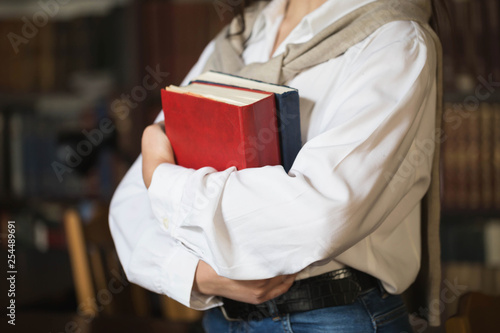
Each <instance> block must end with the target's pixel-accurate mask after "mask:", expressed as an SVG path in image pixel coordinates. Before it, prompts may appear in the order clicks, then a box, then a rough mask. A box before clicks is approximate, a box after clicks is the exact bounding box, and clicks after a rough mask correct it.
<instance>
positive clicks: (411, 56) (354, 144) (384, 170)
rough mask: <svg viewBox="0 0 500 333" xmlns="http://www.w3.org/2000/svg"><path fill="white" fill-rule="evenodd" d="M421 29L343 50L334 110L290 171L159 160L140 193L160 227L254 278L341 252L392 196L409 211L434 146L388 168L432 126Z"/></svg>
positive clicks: (430, 60)
mask: <svg viewBox="0 0 500 333" xmlns="http://www.w3.org/2000/svg"><path fill="white" fill-rule="evenodd" d="M422 38H423V37H422V36H416V37H415V38H412V39H410V38H409V39H406V40H403V41H398V42H387V43H384V44H382V45H381V44H380V43H377V40H374V41H372V43H371V44H370V45H368V46H367V47H366V49H364V50H362V51H360V53H359V54H356V56H355V57H353V58H352V59H351V63H349V66H348V67H347V70H348V71H349V72H348V74H347V75H346V79H345V81H344V82H343V83H342V84H341V85H340V87H339V88H338V89H337V90H335V91H331V94H334V95H335V98H331V99H329V100H330V101H331V102H330V103H329V104H328V105H321V106H320V107H324V108H327V109H328V112H331V114H335V117H336V119H337V120H338V119H342V121H340V122H339V121H337V122H331V123H328V122H326V123H324V124H322V126H324V130H323V132H322V133H321V134H319V135H318V136H316V137H314V138H312V139H311V140H309V141H308V142H307V143H306V144H305V145H304V146H303V148H302V149H301V151H300V152H299V154H298V156H297V158H296V160H295V163H294V164H293V167H292V169H291V171H290V172H289V174H286V173H285V172H284V170H283V168H282V167H281V166H267V167H262V168H253V169H245V170H241V171H237V170H235V169H234V168H230V169H227V170H225V171H222V172H216V171H215V170H214V169H212V168H201V169H199V170H192V169H187V168H183V167H180V166H177V165H171V164H162V165H160V166H159V167H158V168H157V169H156V170H155V172H154V174H153V179H152V184H151V186H150V188H149V196H150V199H151V202H152V208H153V212H154V214H155V216H156V217H157V220H158V221H168V225H167V224H165V225H162V229H164V230H165V231H166V232H168V233H169V234H170V235H172V237H174V238H175V239H177V240H179V241H180V242H181V243H182V244H184V246H185V247H186V248H188V249H190V250H191V251H193V252H194V253H196V254H197V255H199V256H200V258H203V260H205V261H207V262H208V263H209V264H210V265H211V266H212V267H213V268H214V269H215V270H216V271H217V272H218V273H219V274H220V275H223V276H226V277H229V278H233V279H261V278H268V277H272V276H276V275H279V274H289V273H295V272H298V271H300V270H301V269H303V268H304V267H306V266H308V265H309V264H311V263H313V262H316V261H318V260H322V259H325V258H333V257H335V256H337V255H339V254H340V253H342V252H344V251H345V250H347V249H349V248H350V247H351V246H353V245H354V244H356V243H357V242H358V241H360V240H361V239H363V238H365V237H366V236H367V235H369V234H370V233H372V232H373V231H374V230H376V229H377V228H378V227H379V226H380V225H381V223H382V222H384V221H385V219H386V218H388V217H391V218H393V217H394V215H397V214H392V215H391V212H393V210H394V209H395V207H396V205H398V203H400V202H405V203H409V204H408V208H407V210H408V213H409V212H410V211H411V210H412V209H413V208H414V207H415V206H416V205H417V204H418V203H419V201H420V199H421V198H422V196H423V195H424V193H425V192H426V190H427V187H428V184H429V179H430V170H431V164H432V163H431V162H432V152H433V150H432V149H431V151H430V153H429V154H425V155H424V156H422V160H421V161H420V162H419V163H418V165H417V166H416V167H415V168H414V170H410V172H409V173H408V174H407V175H406V176H404V177H392V176H393V175H396V174H398V172H399V170H400V168H401V167H402V166H403V165H404V163H402V159H404V158H405V157H407V156H409V154H410V153H411V152H412V150H414V149H417V147H416V144H415V139H416V137H417V133H418V135H419V137H420V136H422V135H424V136H428V137H430V136H431V133H433V132H434V127H433V124H432V123H428V122H427V121H428V120H429V119H434V118H433V116H432V114H434V112H435V109H433V108H432V107H429V105H435V99H434V98H435V94H434V95H433V94H432V93H431V90H432V87H434V82H435V72H436V61H435V52H434V48H433V45H429V42H430V43H432V42H431V41H423V40H422ZM431 113H432V114H431ZM422 119H425V120H424V121H422ZM433 147H434V146H433V145H432V148H433ZM388 175H389V176H388ZM403 200H404V201H403ZM398 213H399V211H398ZM403 217H404V216H403ZM403 217H402V216H398V218H399V219H402V218H403ZM318 244H331V246H330V247H329V248H321V249H318Z"/></svg>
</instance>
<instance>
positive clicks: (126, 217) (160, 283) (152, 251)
mask: <svg viewBox="0 0 500 333" xmlns="http://www.w3.org/2000/svg"><path fill="white" fill-rule="evenodd" d="M212 50H213V43H210V44H209V45H208V46H207V48H206V49H205V52H203V54H202V56H201V57H200V60H199V61H198V63H197V64H196V65H195V66H194V67H193V69H192V70H191V72H190V74H189V75H188V77H187V80H189V79H190V78H192V77H194V76H196V75H198V74H199V73H198V72H201V70H202V68H203V65H204V63H205V62H206V60H207V57H208V56H209V55H210V53H211V52H212ZM158 118H161V117H158ZM109 225H110V229H111V234H112V236H113V240H114V243H115V247H116V250H117V253H118V256H119V258H120V262H121V264H122V266H123V268H124V270H125V274H126V275H127V278H128V279H129V280H130V281H131V282H133V283H136V284H138V285H140V286H142V287H144V288H146V289H149V290H151V291H154V292H156V293H160V294H165V295H168V296H169V297H171V298H173V299H175V300H177V301H178V302H180V303H182V304H184V305H186V306H189V307H192V308H195V309H198V310H205V309H208V308H211V307H214V306H217V305H219V304H220V301H219V300H218V299H217V298H216V297H213V296H205V295H201V294H199V293H196V292H194V291H193V292H192V285H193V279H194V274H195V271H196V267H197V265H198V260H199V258H198V256H197V255H196V254H193V253H192V252H191V251H188V250H187V249H186V248H185V247H183V246H182V245H181V244H180V243H179V242H178V241H177V240H175V239H173V238H172V237H171V236H170V235H168V234H167V233H166V232H165V231H164V230H163V229H162V228H160V226H159V225H158V223H157V222H156V220H155V218H154V215H153V212H152V210H151V203H150V201H149V197H148V192H147V189H146V187H145V185H144V182H143V179H142V156H139V158H138V159H137V160H136V161H135V163H134V164H133V165H132V167H131V168H130V170H129V171H128V172H127V174H126V175H125V177H124V178H123V180H122V181H121V183H120V185H119V186H118V188H117V189H116V191H115V193H114V195H113V199H112V201H111V206H110V214H109Z"/></svg>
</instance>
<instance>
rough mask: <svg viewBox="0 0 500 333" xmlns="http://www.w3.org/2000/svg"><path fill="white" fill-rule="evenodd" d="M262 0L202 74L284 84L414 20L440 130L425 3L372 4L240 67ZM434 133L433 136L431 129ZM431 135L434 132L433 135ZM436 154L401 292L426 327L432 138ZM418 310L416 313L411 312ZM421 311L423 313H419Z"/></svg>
mask: <svg viewBox="0 0 500 333" xmlns="http://www.w3.org/2000/svg"><path fill="white" fill-rule="evenodd" d="M266 5H267V2H257V3H256V4H255V5H253V6H251V7H250V8H247V9H246V11H245V30H244V31H243V33H241V34H236V33H237V32H239V31H240V30H241V22H240V21H239V20H237V19H234V20H233V21H232V22H231V24H230V25H228V26H227V27H226V28H225V29H224V30H223V31H222V32H221V33H220V34H219V35H218V36H217V38H216V41H215V51H214V53H213V54H212V55H211V57H210V58H209V60H208V63H207V65H206V66H205V70H217V71H221V72H225V73H230V74H236V75H240V76H243V77H247V78H252V79H257V80H261V81H266V82H269V83H276V84H285V83H286V82H288V81H289V80H291V79H292V78H294V77H295V76H296V75H297V74H299V73H300V72H301V71H303V70H306V69H308V68H311V67H314V66H316V65H318V64H321V63H323V62H326V61H328V60H330V59H333V58H335V57H337V56H339V55H342V54H343V53H344V52H345V51H346V50H347V49H348V48H350V47H351V46H353V45H355V44H357V43H359V42H361V41H362V40H363V39H365V38H366V37H367V36H369V35H370V34H372V33H373V32H374V31H375V30H376V29H378V28H379V27H381V26H382V25H384V24H386V23H389V22H392V21H400V20H407V21H415V22H418V23H419V24H421V25H422V26H423V27H424V29H425V30H426V31H428V32H429V34H430V35H431V36H432V37H433V40H434V42H435V44H436V50H437V58H438V71H437V73H436V75H437V80H438V81H437V82H438V87H439V88H438V95H437V106H436V129H440V127H441V111H442V88H441V82H442V79H441V76H442V74H441V72H442V70H441V69H442V64H441V58H442V57H441V44H440V42H439V38H438V37H437V35H436V34H435V33H434V31H433V30H432V29H431V27H430V26H429V25H428V21H429V19H430V16H431V11H432V9H431V3H430V0H378V1H375V2H372V3H370V4H367V5H365V6H363V7H361V8H359V9H356V10H354V11H353V12H351V13H349V14H347V15H346V16H344V17H342V18H341V19H339V20H338V21H336V22H334V23H333V24H332V25H330V26H328V27H327V28H325V29H324V30H322V31H321V32H319V33H318V34H317V35H316V36H314V37H313V38H312V39H311V40H309V41H308V42H305V43H302V44H289V45H287V47H286V50H285V52H283V53H282V54H280V55H278V56H276V57H274V58H272V59H270V60H269V61H268V62H265V63H253V64H249V65H246V66H245V64H244V62H243V59H242V57H241V54H242V52H243V50H244V48H245V42H246V41H247V40H248V38H249V37H250V34H251V32H252V28H253V24H254V22H255V19H256V17H257V16H258V14H259V13H260V11H261V10H262V9H263V8H264V7H265V6H266ZM436 133H439V132H438V131H436ZM436 135H437V134H436ZM434 139H435V143H436V150H435V153H434V160H433V166H432V178H431V185H430V187H429V190H428V192H427V194H426V196H425V197H424V199H423V200H422V262H421V268H420V272H419V275H418V277H417V280H416V281H415V282H414V284H413V285H412V286H411V287H410V289H409V290H408V291H407V292H406V296H407V298H406V299H407V301H408V302H407V303H408V305H409V309H410V312H412V311H415V313H416V314H418V315H425V316H426V317H427V318H426V319H427V320H428V321H429V324H430V325H431V326H439V324H440V318H439V315H440V313H439V306H436V304H437V305H439V292H440V283H441V266H440V245H439V218H440V206H439V202H440V195H439V138H438V137H435V138H434ZM417 309H418V312H417ZM422 310H423V311H422Z"/></svg>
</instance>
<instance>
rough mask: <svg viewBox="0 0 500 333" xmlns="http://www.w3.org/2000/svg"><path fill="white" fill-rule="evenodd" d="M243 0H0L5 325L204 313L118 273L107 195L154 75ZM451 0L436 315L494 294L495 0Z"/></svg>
mask: <svg viewBox="0 0 500 333" xmlns="http://www.w3.org/2000/svg"><path fill="white" fill-rule="evenodd" d="M238 3H239V1H235V0H226V1H224V0H205V1H203V0H177V1H174V0H172V1H167V0H164V1H161V0H144V1H139V0H41V1H38V0H2V1H0V36H1V38H0V160H1V163H0V202H1V203H0V227H1V229H0V232H1V248H2V251H1V253H2V255H1V258H2V259H1V261H0V262H1V266H0V267H2V273H1V274H2V275H1V276H2V279H1V281H2V282H0V287H1V291H0V294H1V298H2V313H3V312H4V311H7V313H6V314H9V311H10V310H9V309H7V310H5V309H6V305H8V304H9V303H8V302H9V298H8V295H7V291H8V290H9V287H10V283H9V281H8V280H7V277H8V276H9V274H7V271H9V270H10V271H14V270H15V271H17V273H16V281H15V302H16V303H15V304H16V326H15V328H14V327H13V326H11V325H8V326H4V325H5V324H6V320H5V318H6V316H5V315H2V318H3V319H2V323H0V327H6V328H7V329H8V330H7V332H10V331H19V332H27V331H35V332H38V331H47V332H49V331H52V332H77V331H78V329H81V331H82V332H83V331H85V332H87V331H88V332H108V331H119V332H132V331H147V332H156V331H158V332H160V331H162V332H199V331H200V325H199V318H200V314H199V313H197V312H195V311H191V310H188V309H186V308H184V307H182V306H181V305H179V304H177V303H176V302H174V301H172V300H169V299H167V298H166V297H161V296H159V295H156V294H153V293H150V292H148V291H145V290H144V289H142V288H139V287H137V286H134V285H132V284H130V283H129V282H128V281H127V280H126V278H125V277H124V275H123V272H122V271H121V268H120V265H119V263H118V260H117V258H116V254H115V252H114V248H113V244H112V241H111V239H110V235H109V229H108V224H107V209H108V205H109V201H110V199H111V196H112V193H113V191H114V189H115V188H116V186H117V184H118V182H119V181H120V179H121V178H122V177H123V175H124V174H125V172H126V171H127V169H128V167H129V166H130V165H131V163H132V162H133V161H134V160H135V158H136V157H137V155H138V154H139V152H140V137H141V133H142V130H143V129H144V127H145V126H147V125H148V124H150V123H151V122H152V121H153V120H154V118H155V117H156V116H157V114H158V113H159V111H160V109H161V99H160V89H161V88H163V87H165V86H167V85H169V84H180V82H181V81H182V79H183V78H184V76H185V75H186V74H187V72H188V71H189V69H190V68H191V66H192V65H193V64H194V63H195V62H196V60H197V59H198V57H199V55H200V53H201V51H202V50H203V48H204V46H205V45H206V44H207V43H208V42H209V41H210V39H211V38H213V37H214V36H215V34H216V33H217V32H218V31H219V30H220V29H221V28H222V27H223V26H224V25H225V24H226V23H227V22H228V21H229V20H230V19H231V17H232V13H233V10H234V5H235V4H238ZM447 4H448V7H449V11H450V23H449V24H446V22H445V24H443V25H442V28H441V32H440V34H441V36H442V40H443V47H444V83H445V110H444V121H443V130H444V134H445V135H444V136H443V138H444V140H443V143H442V156H441V158H442V161H441V162H442V172H441V174H442V205H443V206H442V207H443V214H442V224H441V240H442V261H443V288H444V289H446V290H448V291H450V290H451V292H452V293H451V294H449V295H448V294H447V297H446V298H445V299H442V300H441V303H440V304H439V307H440V310H441V312H442V315H443V319H446V318H448V317H449V316H451V315H453V314H454V313H455V312H456V311H457V308H458V298H459V296H460V295H461V294H463V293H465V292H468V291H482V292H484V293H487V294H490V295H498V294H500V1H499V0H448V1H447ZM146 77H149V79H148V80H146V81H145V80H144V79H145V78H146ZM151 78H153V79H151ZM8 221H15V239H16V243H15V264H14V265H15V266H13V268H12V267H11V268H10V269H9V267H8V266H7V265H8V264H12V263H10V262H9V263H8V262H7V256H8V255H9V254H12V253H13V251H12V247H9V243H8V235H9V230H11V229H12V228H13V225H14V223H9V222H8ZM6 281H7V283H6ZM450 295H452V296H453V297H451V296H450ZM7 318H8V317H7ZM417 330H418V332H424V331H428V332H430V331H433V332H434V331H436V332H441V331H444V326H443V328H440V329H436V330H430V329H426V328H425V327H423V326H421V327H420V328H418V327H417ZM3 331H4V330H3V329H2V332H3Z"/></svg>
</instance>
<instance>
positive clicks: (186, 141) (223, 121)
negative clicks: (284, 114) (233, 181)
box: [161, 83, 281, 171]
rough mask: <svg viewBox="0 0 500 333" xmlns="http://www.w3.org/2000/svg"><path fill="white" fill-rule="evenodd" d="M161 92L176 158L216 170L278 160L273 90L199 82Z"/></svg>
mask: <svg viewBox="0 0 500 333" xmlns="http://www.w3.org/2000/svg"><path fill="white" fill-rule="evenodd" d="M161 94H162V104H163V112H164V114H165V131H166V133H167V136H168V138H169V140H170V142H171V144H172V148H173V150H174V154H175V158H176V162H177V164H179V165H182V166H185V167H188V168H193V169H199V168H201V167H205V166H210V167H213V168H215V169H217V170H219V171H221V170H225V169H227V168H228V167H231V166H236V168H238V169H245V168H251V167H261V166H265V165H279V164H280V163H281V160H280V151H279V139H278V126H277V119H276V106H275V100H274V94H272V93H266V92H260V91H254V90H242V89H238V88H233V87H223V86H211V85H206V84H198V83H192V84H190V85H188V86H185V87H174V86H171V87H167V88H166V89H164V90H162V92H161Z"/></svg>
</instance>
